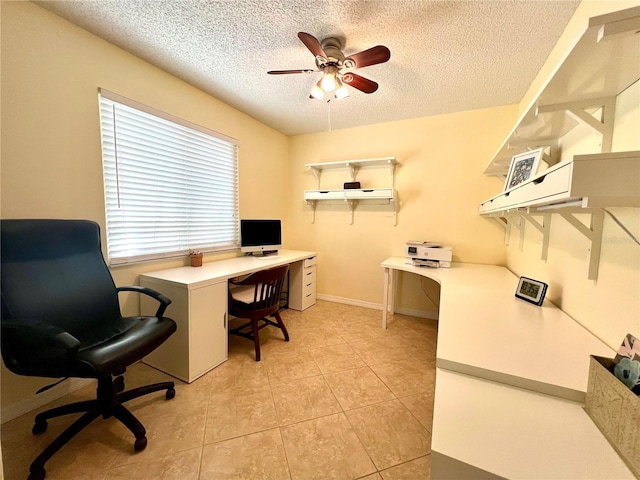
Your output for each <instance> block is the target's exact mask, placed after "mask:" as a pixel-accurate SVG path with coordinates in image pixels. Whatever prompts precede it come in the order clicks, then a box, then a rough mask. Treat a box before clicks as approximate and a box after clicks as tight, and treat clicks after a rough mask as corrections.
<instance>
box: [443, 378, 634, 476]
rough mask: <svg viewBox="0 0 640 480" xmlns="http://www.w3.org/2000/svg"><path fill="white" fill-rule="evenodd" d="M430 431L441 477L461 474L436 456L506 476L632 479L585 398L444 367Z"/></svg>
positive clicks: (463, 465)
mask: <svg viewBox="0 0 640 480" xmlns="http://www.w3.org/2000/svg"><path fill="white" fill-rule="evenodd" d="M433 432H434V435H433V438H432V442H431V449H432V457H433V458H432V460H431V465H432V469H433V468H434V467H435V471H432V474H434V473H435V474H436V475H438V477H437V478H461V477H459V476H458V475H457V472H456V471H455V467H451V466H450V464H449V465H448V467H449V468H448V469H446V468H445V470H444V471H443V472H442V475H440V474H439V473H438V472H439V470H438V461H439V458H436V457H438V456H439V455H445V456H447V457H449V458H453V459H455V460H457V461H458V462H462V467H464V468H468V466H469V465H472V466H473V467H475V468H477V469H481V470H484V471H486V472H490V473H492V474H493V475H498V476H500V477H503V478H509V479H526V480H533V479H536V480H542V479H544V480H552V479H558V480H566V479H572V480H578V479H583V480H587V479H588V480H594V479H606V480H613V479H616V480H622V479H633V478H634V477H633V475H632V473H631V472H630V471H629V469H628V468H627V467H626V466H625V464H624V462H623V461H622V460H621V459H620V457H619V456H618V454H617V453H616V452H615V450H614V449H613V447H611V445H610V444H609V442H608V441H607V440H606V439H605V437H604V436H603V435H602V434H601V433H600V431H599V430H598V427H596V425H595V424H594V423H593V421H592V420H591V419H590V418H589V416H588V415H587V413H586V412H585V411H584V409H583V408H582V404H580V403H576V402H572V401H569V400H565V399H561V398H556V397H552V396H548V395H543V394H540V393H535V392H531V391H527V390H522V389H519V388H514V387H510V386H506V385H501V384H498V383H494V382H491V381H488V380H483V379H479V378H474V377H470V376H467V375H462V374H460V373H456V372H450V371H447V370H444V369H441V368H438V369H437V370H436V397H435V405H434V415H433ZM465 464H466V465H465ZM432 478H436V477H435V476H434V477H432ZM464 478H487V475H478V474H476V475H469V474H468V472H467V475H465V477H464Z"/></svg>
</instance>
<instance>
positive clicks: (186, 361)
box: [140, 250, 316, 382]
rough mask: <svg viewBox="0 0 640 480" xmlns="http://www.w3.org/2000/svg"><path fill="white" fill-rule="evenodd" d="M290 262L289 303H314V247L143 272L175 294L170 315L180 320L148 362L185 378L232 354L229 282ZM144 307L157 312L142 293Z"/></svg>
mask: <svg viewBox="0 0 640 480" xmlns="http://www.w3.org/2000/svg"><path fill="white" fill-rule="evenodd" d="M286 264H288V265H290V276H289V295H290V299H289V306H290V308H294V309H298V310H304V309H305V308H307V307H309V306H310V305H312V304H313V303H315V297H316V292H315V265H316V253H315V252H302V251H295V250H280V251H279V252H278V254H277V255H274V256H267V257H253V256H243V257H236V258H230V259H226V260H219V261H214V262H208V263H205V264H204V265H203V266H202V267H179V268H170V269H167V270H159V271H156V272H148V273H145V274H142V275H140V285H142V286H144V287H149V288H153V289H154V290H157V291H159V292H161V293H163V294H164V295H166V296H167V297H169V298H170V299H171V301H172V303H171V305H169V307H168V308H167V311H166V315H167V316H168V317H171V318H173V319H174V320H175V321H176V323H177V324H178V330H177V331H176V333H175V334H173V335H172V336H171V337H169V339H168V340H167V341H166V342H165V343H163V344H162V345H161V346H160V347H159V348H157V349H156V350H155V351H153V352H152V353H151V354H149V355H148V356H147V357H145V358H144V362H145V363H147V364H149V365H151V366H153V367H155V368H158V369H159V370H162V371H164V372H167V373H168V374H170V375H173V376H174V377H176V378H179V379H181V380H184V381H185V382H192V381H194V380H195V379H197V378H199V377H201V376H202V375H204V374H205V373H207V372H208V371H210V370H211V369H213V368H215V367H216V366H218V365H220V364H221V363H222V362H224V361H225V360H227V358H228V355H227V353H228V349H227V344H228V329H227V281H228V280H229V279H230V278H233V277H238V276H241V275H246V274H249V273H252V272H257V271H258V270H264V269H267V268H272V267H277V266H280V265H286ZM143 297H144V296H143ZM140 311H141V313H142V314H145V313H150V312H153V311H155V304H154V302H153V301H152V300H149V299H147V298H141V304H140Z"/></svg>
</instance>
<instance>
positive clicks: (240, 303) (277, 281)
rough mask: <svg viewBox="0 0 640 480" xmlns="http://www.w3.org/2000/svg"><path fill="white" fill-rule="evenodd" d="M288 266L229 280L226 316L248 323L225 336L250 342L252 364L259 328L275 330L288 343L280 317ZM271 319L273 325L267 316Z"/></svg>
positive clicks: (258, 341) (257, 346) (285, 330)
mask: <svg viewBox="0 0 640 480" xmlns="http://www.w3.org/2000/svg"><path fill="white" fill-rule="evenodd" d="M288 270H289V265H283V266H281V267H275V268H270V269H268V270H261V271H259V272H255V273H252V274H251V275H249V276H248V277H246V278H244V279H242V280H233V279H231V280H229V314H230V315H233V316H234V317H240V318H246V319H249V320H250V321H249V322H247V323H245V324H244V325H241V326H240V327H237V328H234V329H233V330H230V331H229V333H231V334H233V335H238V336H240V337H244V338H248V339H250V340H253V343H254V345H255V349H256V362H259V361H260V329H262V328H264V327H267V326H269V325H271V326H274V327H278V328H279V329H280V330H282V333H283V334H284V339H285V341H287V342H288V341H289V333H288V332H287V328H286V327H285V325H284V322H283V321H282V318H281V317H280V313H279V311H278V310H279V308H280V294H281V292H282V285H283V284H284V279H285V277H286V275H287V271H288ZM269 316H271V317H274V318H275V319H276V322H277V323H276V322H273V321H272V320H269V319H268V318H267V317H269Z"/></svg>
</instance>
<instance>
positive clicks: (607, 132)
mask: <svg viewBox="0 0 640 480" xmlns="http://www.w3.org/2000/svg"><path fill="white" fill-rule="evenodd" d="M639 31H640V7H633V8H629V9H626V10H621V11H618V12H613V13H609V14H606V15H601V16H597V17H593V18H591V19H590V20H589V23H588V26H587V28H586V30H585V32H584V34H583V35H582V37H581V38H580V39H579V40H578V42H577V43H576V44H575V45H574V46H573V48H572V49H571V50H570V51H569V52H568V54H567V55H566V56H565V58H564V60H563V61H562V62H561V63H560V65H559V66H558V68H557V69H556V70H555V71H554V72H553V74H552V75H551V77H550V78H549V79H548V80H547V82H546V84H545V85H543V87H542V88H541V90H540V92H539V93H538V95H537V96H536V97H535V98H534V99H533V101H532V102H531V104H530V105H529V107H528V108H527V110H526V111H525V112H524V114H523V115H522V116H521V117H520V118H519V119H518V121H517V123H516V125H515V126H514V128H513V129H512V130H511V132H510V133H509V135H508V137H507V138H506V140H505V141H504V142H503V144H502V145H501V147H500V149H499V150H498V151H497V152H496V154H495V155H494V157H493V159H492V160H491V162H490V163H489V165H488V166H487V167H486V169H485V172H484V173H485V174H486V175H495V176H499V177H504V176H506V174H507V171H508V169H509V165H510V163H511V158H512V157H513V156H514V155H515V154H518V153H521V152H523V151H526V150H530V149H533V148H539V147H545V157H544V160H545V161H546V163H547V164H548V165H549V166H550V167H549V168H548V169H547V170H545V171H543V172H540V173H538V174H536V175H534V176H533V177H532V178H531V179H529V180H528V181H526V182H523V183H522V184H520V185H518V186H517V187H515V188H512V189H510V190H508V191H506V192H502V193H500V194H498V195H496V196H494V197H492V198H490V199H488V200H486V201H484V202H482V203H481V204H480V207H479V213H480V214H481V215H483V216H486V217H489V218H494V219H496V220H497V221H498V222H499V224H500V225H501V226H503V227H504V228H505V243H508V238H509V236H510V232H511V227H512V226H515V227H516V228H518V229H519V230H520V242H521V247H522V243H523V241H524V229H525V225H526V224H527V223H529V224H531V225H533V226H534V227H535V228H536V229H537V230H538V231H540V232H541V233H542V235H543V244H542V258H543V260H546V257H547V252H548V247H549V235H550V226H551V218H552V214H554V213H557V214H559V215H560V216H561V217H562V218H564V219H565V220H566V221H568V222H569V223H570V224H571V225H572V226H574V227H575V228H576V229H577V230H578V231H580V232H581V233H582V234H583V235H585V236H586V237H587V238H588V240H589V241H590V243H591V248H590V260H589V274H588V278H589V279H592V280H595V279H597V277H598V265H599V261H600V249H601V244H602V227H603V218H604V209H605V208H606V207H640V152H638V151H634V152H614V153H612V152H611V148H612V138H613V121H614V117H615V106H616V97H617V96H618V95H619V94H620V93H622V92H623V91H624V90H626V89H627V88H628V87H630V86H631V85H633V84H634V83H635V82H638V81H639V80H640V48H638V42H639V41H640V35H639V34H638V32H639ZM581 124H582V125H586V126H587V127H588V128H590V129H592V130H594V131H595V132H597V133H598V134H600V135H601V138H602V141H601V143H600V152H599V153H590V154H586V155H575V156H574V158H573V159H569V160H565V161H562V162H560V156H561V155H560V153H561V138H562V137H563V136H564V135H566V134H567V133H569V132H570V131H571V130H573V129H574V128H576V127H577V126H578V125H581ZM576 214H588V215H589V216H590V221H589V224H588V225H586V224H584V223H583V222H582V221H580V220H579V219H578V218H577V217H576V216H575V215H576Z"/></svg>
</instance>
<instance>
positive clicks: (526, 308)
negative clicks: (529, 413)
mask: <svg viewBox="0 0 640 480" xmlns="http://www.w3.org/2000/svg"><path fill="white" fill-rule="evenodd" d="M404 261H405V259H404V258H403V257H391V258H388V259H387V260H385V261H384V262H382V266H383V267H386V268H391V269H395V270H402V271H407V272H411V273H415V274H417V275H422V276H424V277H428V278H431V279H433V280H435V281H436V282H438V283H440V319H441V321H440V322H439V323H438V347H437V355H436V356H437V366H438V367H441V368H446V369H449V370H454V371H457V372H460V373H466V374H469V375H474V376H477V377H481V378H485V379H488V380H493V381H497V382H501V383H506V384H508V385H513V386H516V387H522V388H527V389H531V390H534V391H538V392H541V393H546V394H550V395H556V396H560V397H564V398H567V399H570V400H574V401H579V402H583V401H584V398H585V394H586V391H587V381H588V376H589V356H590V355H599V356H603V357H609V358H611V357H613V356H614V355H615V352H614V351H613V350H612V349H611V348H609V347H608V346H607V345H606V344H604V343H603V342H602V341H600V340H599V339H598V338H596V337H595V336H594V335H593V334H591V333H590V332H589V331H587V330H586V329H585V328H584V327H582V326H581V325H580V324H579V323H578V322H576V321H575V320H573V319H572V318H571V317H569V316H568V315H567V314H565V313H564V312H562V311H561V310H560V309H558V308H557V307H555V306H554V305H553V304H551V303H550V302H548V301H545V303H544V304H543V305H542V306H541V307H538V306H536V305H533V304H530V303H528V302H525V301H524V300H520V299H518V298H515V296H514V294H515V291H516V287H517V284H518V277H517V276H515V275H514V274H513V273H511V272H510V271H509V270H508V269H506V268H505V267H500V266H495V265H479V264H463V263H452V265H451V268H428V267H414V266H412V265H407V264H405V263H404Z"/></svg>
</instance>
